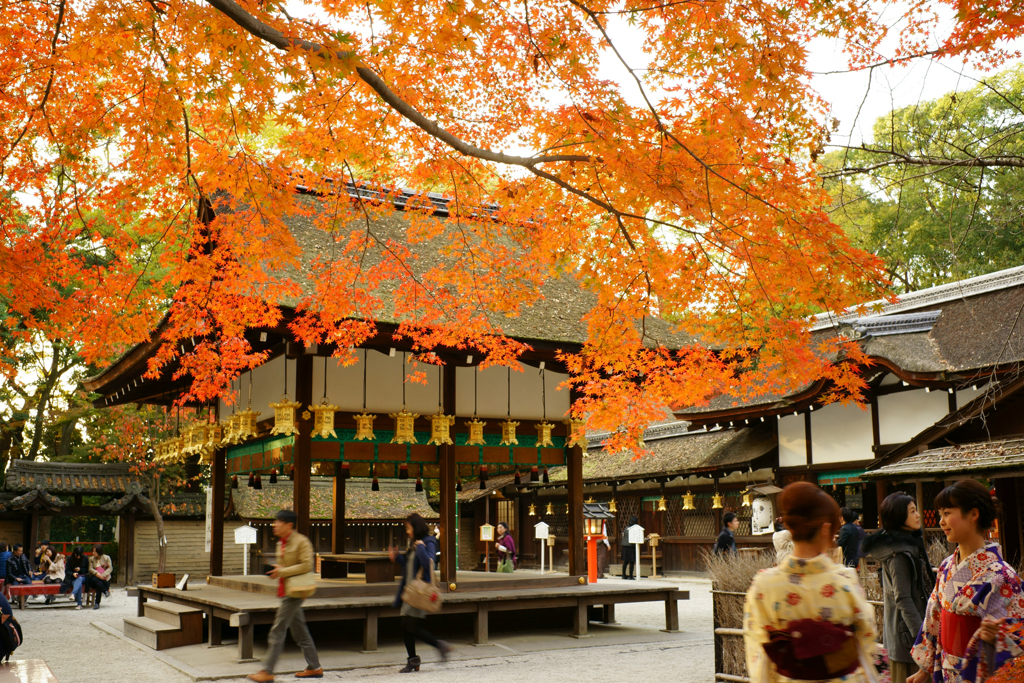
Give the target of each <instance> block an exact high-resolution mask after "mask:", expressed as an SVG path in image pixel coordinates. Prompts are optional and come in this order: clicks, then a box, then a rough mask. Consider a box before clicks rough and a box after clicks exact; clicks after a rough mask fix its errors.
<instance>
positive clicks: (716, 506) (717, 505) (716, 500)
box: [711, 491, 725, 510]
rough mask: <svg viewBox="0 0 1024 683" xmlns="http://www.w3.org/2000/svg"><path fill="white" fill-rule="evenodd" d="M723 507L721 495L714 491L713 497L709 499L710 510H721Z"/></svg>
mask: <svg viewBox="0 0 1024 683" xmlns="http://www.w3.org/2000/svg"><path fill="white" fill-rule="evenodd" d="M723 507H725V504H724V498H722V494H721V493H719V492H718V491H715V495H714V497H713V498H712V499H711V509H712V510H721V509H722V508H723Z"/></svg>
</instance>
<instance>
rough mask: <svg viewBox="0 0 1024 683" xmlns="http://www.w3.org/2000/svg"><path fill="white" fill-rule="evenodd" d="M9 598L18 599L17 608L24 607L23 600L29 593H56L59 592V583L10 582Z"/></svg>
mask: <svg viewBox="0 0 1024 683" xmlns="http://www.w3.org/2000/svg"><path fill="white" fill-rule="evenodd" d="M10 591H11V599H17V600H18V609H25V601H26V600H27V599H28V596H30V595H58V594H59V593H60V584H59V583H43V582H42V581H33V582H32V583H12V584H10Z"/></svg>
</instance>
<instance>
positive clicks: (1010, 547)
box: [994, 477, 1024, 567]
mask: <svg viewBox="0 0 1024 683" xmlns="http://www.w3.org/2000/svg"><path fill="white" fill-rule="evenodd" d="M994 483H995V487H996V497H997V498H999V502H1000V503H1001V504H1002V507H1003V509H1002V514H1000V515H999V545H1001V546H1002V548H1003V559H1004V560H1006V561H1007V562H1008V563H1010V564H1011V565H1012V566H1014V567H1016V566H1019V565H1020V561H1021V559H1022V556H1024V535H1022V529H1021V512H1022V511H1021V506H1020V500H1021V499H1020V498H1019V496H1018V491H1017V479H1016V478H1015V477H1000V478H999V479H996V480H995V481H994Z"/></svg>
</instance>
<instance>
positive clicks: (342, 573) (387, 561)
mask: <svg viewBox="0 0 1024 683" xmlns="http://www.w3.org/2000/svg"><path fill="white" fill-rule="evenodd" d="M353 564H355V565H362V566H363V568H364V573H365V574H366V583H392V582H394V580H395V567H396V566H397V565H395V563H394V562H392V561H391V557H390V556H389V555H388V554H387V553H338V554H333V555H331V554H328V555H321V556H320V578H322V579H346V578H348V573H349V568H350V567H349V565H353Z"/></svg>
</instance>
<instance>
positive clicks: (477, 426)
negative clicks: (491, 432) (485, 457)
mask: <svg viewBox="0 0 1024 683" xmlns="http://www.w3.org/2000/svg"><path fill="white" fill-rule="evenodd" d="M485 424H487V423H486V422H484V421H483V420H478V419H476V417H474V418H473V419H472V420H470V421H469V422H467V423H466V426H467V427H469V438H468V439H466V445H467V446H486V445H487V442H486V441H484V425H485Z"/></svg>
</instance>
